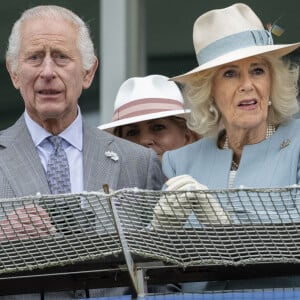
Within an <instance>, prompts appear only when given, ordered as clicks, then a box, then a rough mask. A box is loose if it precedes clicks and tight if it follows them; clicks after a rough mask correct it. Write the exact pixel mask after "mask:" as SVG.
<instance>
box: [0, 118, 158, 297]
mask: <svg viewBox="0 0 300 300" xmlns="http://www.w3.org/2000/svg"><path fill="white" fill-rule="evenodd" d="M106 151H112V152H114V153H116V154H117V156H118V160H117V161H114V160H113V159H111V158H110V157H107V156H106V155H105V152H106ZM83 169H84V174H83V180H84V190H85V191H97V190H100V189H101V188H102V185H103V184H105V183H106V184H109V187H110V188H111V189H112V190H117V189H121V188H124V187H138V188H142V189H152V190H160V189H161V187H162V184H163V175H162V172H161V164H160V161H159V160H158V159H157V157H156V154H155V153H154V152H153V151H152V150H150V149H147V148H145V147H143V146H139V145H136V144H134V143H131V142H128V141H126V140H124V139H121V138H118V137H115V136H113V135H111V134H109V133H107V132H104V131H101V130H99V129H98V128H92V127H90V126H88V125H87V124H85V123H84V124H83ZM38 192H39V193H41V194H50V190H49V187H48V183H47V179H46V173H45V171H44V168H43V166H42V164H41V161H40V158H39V156H38V153H37V151H36V149H35V146H34V144H33V141H32V139H31V136H30V133H29V131H28V129H27V126H26V124H25V120H24V116H21V117H20V118H19V120H18V121H17V122H16V123H15V124H14V125H13V126H11V127H10V128H8V129H6V130H3V131H1V132H0V198H12V197H21V196H28V195H36V194H37V193H38ZM111 292H113V293H118V291H117V290H115V291H113V289H107V290H106V289H98V290H93V291H91V297H95V296H101V295H103V296H108V295H109V294H110V293H111ZM120 293H122V289H120ZM73 295H74V293H73V292H72V291H66V292H59V293H46V294H45V298H44V299H45V300H50V299H56V300H58V299H72V298H73ZM0 299H1V300H4V299H18V300H25V299H30V300H36V299H41V295H40V294H28V295H26V294H24V295H15V296H14V295H11V296H9V295H8V296H0Z"/></svg>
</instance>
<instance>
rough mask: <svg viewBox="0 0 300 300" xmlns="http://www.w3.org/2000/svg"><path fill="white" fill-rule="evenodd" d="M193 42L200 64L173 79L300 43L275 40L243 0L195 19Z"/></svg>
mask: <svg viewBox="0 0 300 300" xmlns="http://www.w3.org/2000/svg"><path fill="white" fill-rule="evenodd" d="M193 42H194V48H195V52H196V56H197V61H198V64H199V66H198V67H196V68H194V69H193V70H191V71H189V72H187V73H185V74H182V75H178V76H175V77H173V78H172V80H175V81H178V82H186V81H189V80H190V79H191V76H194V75H195V73H199V72H201V71H204V70H207V69H210V68H214V67H217V66H221V65H224V64H227V63H229V62H232V61H237V60H240V59H243V58H247V57H251V56H255V55H260V54H265V53H271V54H272V55H275V56H279V57H281V56H284V55H286V54H288V53H290V52H292V51H294V50H295V49H296V48H298V47H299V46H300V43H294V44H277V45H274V44H273V38H272V33H271V31H269V30H266V29H264V26H263V24H262V22H261V21H260V19H259V18H258V16H257V15H256V14H255V13H254V12H253V10H252V9H251V8H250V7H249V6H247V5H246V4H243V3H236V4H234V5H231V6H229V7H226V8H223V9H215V10H210V11H208V12H206V13H204V14H203V15H201V16H200V17H198V19H197V20H196V21H195V23H194V29H193Z"/></svg>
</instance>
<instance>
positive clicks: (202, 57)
mask: <svg viewBox="0 0 300 300" xmlns="http://www.w3.org/2000/svg"><path fill="white" fill-rule="evenodd" d="M266 45H273V38H272V34H271V33H270V32H269V31H267V30H250V31H243V32H240V33H236V34H232V35H229V36H226V37H224V38H222V39H219V40H216V41H215V42H213V43H211V44H209V45H208V46H207V47H205V48H203V49H201V51H200V52H199V53H198V54H197V61H198V64H199V65H202V64H205V63H207V62H209V61H211V60H213V59H215V58H217V57H219V56H222V55H224V54H227V53H229V52H232V51H235V50H238V49H242V48H247V47H253V46H266Z"/></svg>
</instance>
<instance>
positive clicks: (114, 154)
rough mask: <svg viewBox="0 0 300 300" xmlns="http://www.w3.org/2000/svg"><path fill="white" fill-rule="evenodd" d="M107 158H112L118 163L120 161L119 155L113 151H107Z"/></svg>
mask: <svg viewBox="0 0 300 300" xmlns="http://www.w3.org/2000/svg"><path fill="white" fill-rule="evenodd" d="M104 154H105V156H106V157H108V158H110V159H111V160H113V161H118V160H119V156H118V154H117V153H115V152H113V151H106V152H105V153H104Z"/></svg>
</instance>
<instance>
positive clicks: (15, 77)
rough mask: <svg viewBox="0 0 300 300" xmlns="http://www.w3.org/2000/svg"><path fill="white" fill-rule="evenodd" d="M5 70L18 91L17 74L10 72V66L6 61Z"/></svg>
mask: <svg viewBox="0 0 300 300" xmlns="http://www.w3.org/2000/svg"><path fill="white" fill-rule="evenodd" d="M6 69H7V71H8V73H9V75H10V79H11V81H12V83H13V85H14V87H15V88H16V89H17V90H18V89H19V88H20V85H19V76H18V73H17V72H15V71H13V70H12V67H11V64H10V63H9V61H8V60H6Z"/></svg>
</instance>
